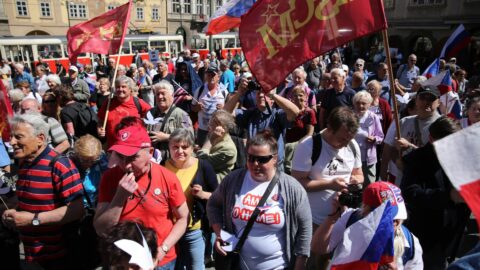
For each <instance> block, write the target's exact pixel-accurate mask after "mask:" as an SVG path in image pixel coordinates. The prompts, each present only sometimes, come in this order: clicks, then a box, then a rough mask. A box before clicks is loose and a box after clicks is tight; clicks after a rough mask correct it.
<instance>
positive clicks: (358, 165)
mask: <svg viewBox="0 0 480 270" xmlns="http://www.w3.org/2000/svg"><path fill="white" fill-rule="evenodd" d="M352 143H353V147H354V148H355V153H356V154H355V155H354V156H355V163H354V164H353V168H354V169H358V168H360V169H361V168H362V155H361V152H360V146H358V143H357V142H356V141H355V140H352Z"/></svg>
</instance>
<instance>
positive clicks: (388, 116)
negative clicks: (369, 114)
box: [382, 101, 393, 135]
mask: <svg viewBox="0 0 480 270" xmlns="http://www.w3.org/2000/svg"><path fill="white" fill-rule="evenodd" d="M384 104H385V106H384V109H383V110H382V114H383V121H384V122H385V126H384V130H383V134H384V135H386V133H387V131H388V127H390V124H391V123H392V120H393V116H392V108H390V104H388V101H385V102H384Z"/></svg>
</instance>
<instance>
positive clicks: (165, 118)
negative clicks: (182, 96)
mask: <svg viewBox="0 0 480 270" xmlns="http://www.w3.org/2000/svg"><path fill="white" fill-rule="evenodd" d="M175 108H176V107H175V105H173V104H172V106H170V108H169V109H168V111H167V113H166V114H165V116H164V117H163V121H162V125H161V126H160V131H161V132H165V131H164V130H163V129H164V128H165V126H166V125H167V121H168V118H170V115H172V112H173V111H174V110H175Z"/></svg>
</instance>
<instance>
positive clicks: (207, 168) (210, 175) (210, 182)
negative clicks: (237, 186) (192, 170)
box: [200, 160, 218, 192]
mask: <svg viewBox="0 0 480 270" xmlns="http://www.w3.org/2000/svg"><path fill="white" fill-rule="evenodd" d="M200 162H201V164H202V166H201V169H202V170H203V171H202V172H200V173H203V175H204V177H205V178H206V179H203V180H204V181H205V184H206V186H205V187H204V190H205V191H208V192H213V191H215V189H217V187H218V181H217V175H216V174H215V170H213V167H212V165H211V164H210V163H209V162H208V161H207V160H200Z"/></svg>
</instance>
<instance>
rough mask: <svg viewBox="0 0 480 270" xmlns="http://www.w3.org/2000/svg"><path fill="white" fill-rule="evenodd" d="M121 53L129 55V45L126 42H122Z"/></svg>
mask: <svg viewBox="0 0 480 270" xmlns="http://www.w3.org/2000/svg"><path fill="white" fill-rule="evenodd" d="M122 53H123V54H130V44H129V43H128V41H125V42H123V46H122Z"/></svg>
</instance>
